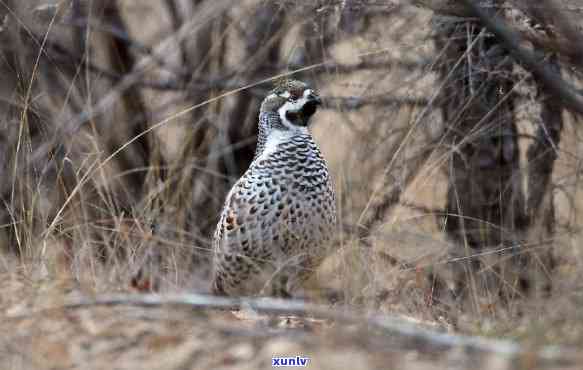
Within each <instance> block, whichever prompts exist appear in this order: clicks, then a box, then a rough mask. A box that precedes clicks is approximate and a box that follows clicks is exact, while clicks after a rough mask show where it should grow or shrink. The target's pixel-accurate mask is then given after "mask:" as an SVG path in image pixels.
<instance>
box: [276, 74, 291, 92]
mask: <svg viewBox="0 0 583 370" xmlns="http://www.w3.org/2000/svg"><path fill="white" fill-rule="evenodd" d="M289 81H290V80H289V78H288V77H287V76H279V77H278V78H276V79H275V80H273V87H274V89H276V90H285V89H287V87H288V85H289Z"/></svg>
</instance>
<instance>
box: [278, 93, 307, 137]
mask: <svg viewBox="0 0 583 370" xmlns="http://www.w3.org/2000/svg"><path fill="white" fill-rule="evenodd" d="M304 95H305V93H304ZM307 102H308V98H307V95H305V96H304V97H302V98H301V99H298V100H294V101H289V100H288V101H287V102H285V104H284V105H282V106H281V108H279V109H278V110H277V113H279V118H280V119H281V122H282V123H283V124H284V125H285V126H286V127H288V128H290V129H297V128H304V129H305V127H299V126H296V125H294V124H292V123H291V122H290V121H288V119H287V117H286V116H285V114H286V112H297V111H299V110H300V109H302V107H303V106H304V104H306V103H307Z"/></svg>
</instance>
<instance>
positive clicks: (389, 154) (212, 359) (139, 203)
mask: <svg viewBox="0 0 583 370" xmlns="http://www.w3.org/2000/svg"><path fill="white" fill-rule="evenodd" d="M22 3H25V2H22ZM22 3H21V2H18V1H13V2H9V1H6V0H4V1H2V2H0V16H1V17H0V19H1V18H3V19H4V24H3V25H1V27H2V28H1V32H0V43H3V44H2V45H3V46H0V50H1V52H2V58H1V60H0V64H1V65H0V69H1V70H2V71H3V74H4V78H3V80H5V81H4V83H3V84H2V87H0V130H1V131H0V179H2V181H1V183H0V200H1V201H2V205H1V206H0V208H1V209H2V212H1V213H0V281H1V284H0V310H1V311H0V312H1V313H0V315H1V316H3V318H2V320H1V321H2V323H1V324H0V330H2V332H3V333H6V335H4V336H3V339H2V340H1V341H0V364H2V366H0V367H2V368H6V369H33V368H39V369H45V368H46V369H48V368H53V369H54V368H63V369H64V368H95V369H101V368H111V367H112V364H114V367H115V368H119V369H130V368H152V369H154V368H157V369H183V368H184V369H186V368H197V369H198V368H200V369H203V368H225V369H228V368H233V369H235V368H236V369H242V368H249V369H256V368H270V367H271V364H270V360H271V357H272V356H273V355H275V354H290V355H294V356H295V355H306V356H309V357H310V358H311V359H312V360H313V362H312V364H311V365H312V368H321V369H327V368H338V367H345V366H346V364H348V363H350V364H351V367H354V368H361V369H368V368H379V367H386V366H387V364H390V365H391V366H392V367H394V368H406V369H415V368H451V367H456V368H457V367H459V368H467V367H472V368H475V367H474V365H475V364H477V363H479V364H480V366H481V367H479V368H483V369H505V368H510V367H512V368H514V367H515V365H516V363H517V362H516V361H519V366H523V367H524V368H529V369H530V368H537V367H544V366H546V365H548V364H546V365H545V364H544V363H542V362H539V360H538V359H535V358H534V357H536V356H534V357H533V358H530V357H529V356H528V355H525V356H522V357H520V358H519V359H518V360H517V359H515V358H514V359H513V358H508V357H503V356H502V357H500V356H496V355H495V354H494V355H483V354H472V353H468V352H463V351H461V352H460V351H457V350H456V349H447V350H443V351H438V352H433V351H431V350H427V349H426V348H415V346H414V345H413V346H403V345H402V343H400V342H399V341H398V340H393V341H391V338H387V337H386V334H385V333H382V332H377V331H375V330H374V329H371V328H370V327H367V326H366V325H364V324H363V325H357V324H355V325H346V326H343V325H341V324H339V323H335V322H333V321H326V320H323V321H318V320H310V319H301V320H299V322H300V326H301V327H300V328H292V327H293V326H294V323H293V322H291V321H290V320H284V319H281V318H280V319H273V318H271V319H270V318H266V317H262V316H261V315H254V314H253V313H244V314H242V315H234V314H232V313H229V312H214V311H211V312H207V311H205V312H198V311H196V312H192V311H189V310H186V309H178V308H170V307H158V308H148V309H144V308H139V307H133V306H128V307H125V306H120V307H102V306H96V307H88V308H82V309H76V310H66V309H62V306H63V305H64V303H66V302H67V301H68V300H70V299H71V298H75V297H80V296H83V297H92V296H96V295H97V296H98V295H100V294H103V293H111V292H122V293H131V292H136V291H139V292H143V291H150V290H153V291H156V292H159V293H161V294H164V293H171V292H192V291H195V292H203V293H204V292H206V291H207V283H208V275H209V269H208V267H209V261H210V258H211V253H210V252H211V250H210V242H209V236H210V235H211V232H212V228H213V226H214V223H215V222H216V219H217V212H218V209H219V207H220V206H221V203H222V200H223V198H224V196H225V194H226V191H227V190H228V188H229V185H230V184H231V183H232V181H234V180H235V179H236V178H237V177H238V176H240V174H241V173H242V171H244V170H245V168H246V166H247V165H248V163H249V160H250V158H251V156H252V154H253V148H254V144H253V143H254V138H255V137H254V135H255V124H256V121H255V119H256V114H257V108H258V105H259V102H260V100H261V97H262V96H263V95H264V94H265V91H267V89H268V88H269V80H271V79H274V78H276V77H277V76H279V75H282V74H295V75H298V76H300V77H301V78H303V79H306V80H309V81H311V82H313V83H314V84H315V85H316V86H317V87H318V88H319V90H320V91H321V93H322V96H324V98H325V99H326V100H327V105H326V106H325V109H324V110H323V111H321V112H319V113H318V114H317V116H316V117H315V122H314V129H313V132H314V135H315V137H316V140H317V141H318V143H320V145H321V147H322V150H323V152H324V155H325V157H326V158H327V160H328V162H329V165H330V168H331V170H332V172H333V178H334V180H335V183H336V187H337V194H338V203H339V206H340V207H339V208H340V212H341V221H342V222H341V225H340V226H339V231H338V241H337V243H338V251H337V252H336V253H334V254H333V255H332V256H330V257H329V259H328V260H327V261H325V263H324V265H323V266H322V268H321V269H320V271H318V276H317V278H318V279H317V281H315V282H314V288H315V290H316V291H320V292H324V293H326V292H330V291H332V292H335V293H336V295H337V296H338V297H339V299H338V300H337V301H336V302H335V303H334V304H331V305H332V307H333V308H334V309H335V310H336V309H337V310H340V311H341V310H344V309H348V310H354V311H358V312H361V313H386V314H391V315H399V316H400V317H405V318H407V319H409V320H414V321H415V322H419V323H421V324H424V325H426V326H429V327H432V328H435V329H436V330H444V331H449V332H455V333H464V334H469V335H477V336H486V337H492V338H510V339H513V340H517V341H519V342H520V343H522V344H524V345H525V346H526V348H531V349H532V350H533V353H534V352H535V350H536V349H538V348H541V347H542V346H544V345H549V344H550V345H564V346H579V345H581V344H582V343H583V317H581V314H580V312H581V310H580V309H579V306H580V301H581V297H580V295H581V294H580V291H581V289H580V285H581V284H580V281H581V277H582V275H583V258H582V256H581V252H580V246H581V245H583V233H582V230H581V227H580V225H581V217H583V214H582V213H581V210H582V209H583V194H581V191H580V179H579V177H580V172H581V170H580V169H581V158H583V155H582V154H583V153H582V151H583V145H582V143H583V140H582V133H581V123H582V122H581V118H580V117H577V116H574V115H572V114H571V113H568V112H566V111H565V112H564V113H563V116H564V118H565V126H564V128H563V130H562V132H561V140H560V145H559V146H558V147H557V148H554V149H555V150H557V153H558V159H557V161H556V163H555V165H554V171H553V173H552V184H551V186H550V190H549V196H550V197H552V198H553V200H554V207H555V215H556V229H555V232H554V234H552V235H551V237H550V238H547V239H545V240H543V241H542V242H541V241H540V239H536V238H532V239H528V238H526V239H527V240H529V241H533V242H532V244H536V245H532V246H531V247H533V248H532V249H529V252H527V253H532V254H533V255H535V256H536V255H537V254H536V253H537V252H536V251H537V250H545V251H551V252H552V254H553V256H554V257H555V259H556V267H555V268H554V269H553V271H552V272H549V271H543V273H545V274H547V273H548V274H549V276H550V277H551V280H552V287H551V290H550V291H548V292H544V294H543V293H540V292H538V293H536V294H524V293H523V292H521V291H520V289H518V288H517V287H516V286H515V285H514V280H512V278H511V277H508V276H511V273H512V271H511V270H512V269H513V268H514V267H513V265H512V264H510V263H509V261H507V257H505V256H500V253H495V252H496V250H495V249H496V248H498V249H500V248H503V247H499V246H497V247H496V248H493V249H494V251H492V250H484V251H476V250H471V249H469V248H464V246H463V245H462V246H460V245H459V243H456V242H455V241H453V240H451V238H450V237H449V236H448V234H447V233H446V232H445V223H446V222H447V217H444V216H443V214H444V213H445V205H446V197H447V192H448V186H449V185H450V181H451V180H450V179H449V178H448V166H449V165H450V161H451V156H452V153H453V152H454V151H455V150H457V148H455V147H452V146H450V144H449V143H447V142H446V141H445V140H443V137H444V136H443V133H444V132H445V131H446V130H447V129H448V125H447V122H443V120H442V118H441V115H440V114H439V109H438V108H437V107H436V105H437V101H436V97H437V95H438V92H439V91H440V90H441V88H442V87H443V86H442V85H441V80H440V75H439V73H438V72H439V68H440V67H441V65H440V63H443V61H442V59H440V57H441V51H440V50H436V49H435V44H434V42H433V39H432V36H433V34H432V32H434V31H435V29H434V28H433V27H434V25H435V24H434V23H432V17H433V13H431V12H429V11H427V10H424V9H420V8H416V7H413V6H410V5H409V4H408V3H406V2H404V3H403V4H401V3H400V2H387V3H386V4H384V3H383V4H381V5H378V4H376V5H374V4H373V5H370V4H369V6H368V7H367V8H366V9H368V11H365V10H363V9H365V8H362V9H360V10H358V9H357V10H354V9H353V10H350V9H348V10H347V9H345V8H342V6H341V4H342V2H334V1H330V2H325V1H323V2H322V4H321V6H314V7H312V6H307V5H305V4H301V3H296V2H292V1H283V0H282V1H275V2H272V3H273V4H275V5H273V7H271V8H270V7H269V6H268V5H266V3H264V2H261V1H253V0H246V1H242V2H240V3H237V5H236V6H233V2H231V1H180V0H176V1H167V2H158V1H149V2H143V1H138V0H131V1H124V2H120V3H119V4H113V3H112V4H105V3H103V4H101V3H100V2H91V1H60V2H59V1H54V2H53V1H30V2H26V4H22ZM172 4H174V6H175V7H174V8H173V7H172V6H170V5H172ZM349 10H350V11H349ZM351 12H353V13H351ZM359 12H360V13H359ZM351 17H352V18H351ZM324 19H325V21H324ZM306 40H307V41H306ZM201 50H202V52H201ZM522 73H524V72H522ZM564 75H565V76H567V73H566V72H565V73H564ZM568 77H569V79H570V80H572V81H573V82H576V81H577V79H578V78H580V71H578V70H573V74H572V75H569V76H568ZM404 101H406V102H408V103H407V104H403V102H404ZM538 103H539V102H537V101H536V99H534V100H532V101H528V100H527V101H526V102H523V106H522V107H521V109H522V110H521V111H520V118H521V119H520V120H519V121H518V127H519V128H518V129H519V135H520V137H521V138H520V140H519V142H520V156H521V159H520V160H521V162H520V168H519V169H518V170H517V173H518V172H520V174H527V173H528V171H529V170H532V166H530V165H529V163H528V158H527V148H528V147H529V145H531V144H532V143H533V141H534V140H533V132H534V131H535V126H534V123H533V120H532V119H529V117H531V116H529V114H533V113H532V112H533V111H536V107H537V104H538ZM517 111H518V109H517ZM523 187H524V191H525V192H526V193H527V194H528V184H523ZM394 194H397V195H398V197H397V201H395V202H393V203H391V204H390V206H389V207H387V208H386V209H385V212H383V213H382V215H381V216H382V217H381V218H380V219H379V218H378V217H377V218H374V220H373V221H374V222H369V221H370V219H371V213H373V212H372V211H374V209H376V208H375V207H377V206H378V203H379V201H380V200H383V199H387V198H390V196H392V195H394ZM449 216H452V215H449ZM453 216H455V215H453ZM362 225H367V226H370V229H368V230H367V232H366V233H364V234H363V233H362ZM529 237H530V236H529ZM535 241H536V242H535ZM532 251H534V252H532ZM478 260H479V261H481V263H482V265H481V266H482V268H481V269H479V270H469V269H468V268H467V266H468V265H469V264H470V263H471V262H472V261H478ZM500 266H506V267H502V268H499V267H500ZM543 267H544V266H543ZM543 270H544V269H543ZM500 271H502V272H503V273H508V275H504V274H502V273H500ZM492 276H494V280H496V281H497V283H498V284H500V285H502V286H506V287H507V289H508V291H510V292H512V294H510V298H508V296H507V297H506V299H502V298H500V295H499V294H498V293H497V292H491V291H487V290H485V289H483V286H484V285H485V284H484V283H483V281H485V280H487V279H492ZM460 282H463V283H464V284H467V286H469V287H470V288H469V292H470V293H469V294H468V295H467V296H465V297H463V298H460V297H455V296H454V293H453V292H454V291H455V288H456V284H460ZM438 291H439V294H438ZM316 296H317V297H316V298H315V299H316V300H317V301H319V302H321V303H324V304H330V303H329V302H327V301H326V299H325V297H326V296H327V294H316ZM57 307H60V308H57ZM292 321H293V320H292ZM571 360H572V361H571V362H570V363H568V364H563V365H564V366H565V367H564V368H568V367H569V366H574V368H575V365H574V364H576V362H577V361H576V359H571ZM558 365H560V364H558Z"/></svg>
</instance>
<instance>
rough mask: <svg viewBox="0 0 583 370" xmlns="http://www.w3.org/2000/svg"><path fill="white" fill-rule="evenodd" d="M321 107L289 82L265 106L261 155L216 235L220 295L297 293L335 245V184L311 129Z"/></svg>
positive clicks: (215, 280) (214, 284) (306, 88)
mask: <svg viewBox="0 0 583 370" xmlns="http://www.w3.org/2000/svg"><path fill="white" fill-rule="evenodd" d="M321 104H322V100H321V98H320V96H319V95H318V93H317V92H316V90H315V89H312V88H311V87H310V85H308V84H307V83H305V82H302V81H298V80H291V79H289V80H283V81H279V83H277V84H276V86H275V88H274V89H273V90H271V91H270V92H269V93H268V95H267V97H266V98H265V99H264V100H263V102H262V103H261V107H260V112H259V122H258V136H257V148H256V151H255V156H254V158H253V161H252V162H251V164H250V166H249V168H248V169H247V171H246V172H245V173H244V174H243V175H242V177H241V178H240V179H239V180H238V181H236V183H235V184H234V185H233V187H232V188H231V190H230V191H229V192H228V194H227V196H226V199H225V203H224V206H223V210H222V212H221V215H220V219H219V222H218V224H217V227H216V230H215V233H214V235H213V242H212V244H213V250H214V255H213V262H212V278H211V290H212V292H213V293H214V294H216V295H226V296H260V295H269V296H275V297H287V298H289V297H294V296H297V295H298V294H300V292H303V290H302V289H303V286H304V283H305V282H306V280H308V279H309V278H310V277H311V276H312V275H313V274H314V271H315V269H316V268H317V267H318V266H319V265H320V264H321V262H322V261H323V259H324V258H325V257H326V255H328V254H329V253H330V251H331V249H332V248H333V236H334V233H335V230H336V222H337V211H336V197H335V193H334V186H333V183H332V179H331V176H330V171H329V169H328V165H327V163H326V161H325V159H324V157H323V156H322V153H321V152H320V149H319V147H318V145H317V144H316V142H315V141H314V138H313V136H312V134H311V133H310V131H309V128H310V119H311V118H312V116H313V115H314V114H315V113H316V111H317V109H318V107H319V106H320V105H321Z"/></svg>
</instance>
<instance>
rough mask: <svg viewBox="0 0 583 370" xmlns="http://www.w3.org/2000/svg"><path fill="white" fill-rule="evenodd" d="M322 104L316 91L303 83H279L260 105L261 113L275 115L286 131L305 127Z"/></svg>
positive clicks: (286, 81) (294, 81)
mask: <svg viewBox="0 0 583 370" xmlns="http://www.w3.org/2000/svg"><path fill="white" fill-rule="evenodd" d="M321 104H322V101H321V100H320V97H319V96H318V94H317V93H316V91H315V90H314V89H312V88H310V86H309V85H308V84H306V83H304V82H301V81H297V80H285V81H281V82H279V84H278V86H277V87H276V88H275V89H273V90H272V91H271V92H270V93H269V95H267V97H266V98H265V99H264V100H263V103H262V104H261V113H277V114H278V115H279V118H280V120H281V124H282V125H283V126H285V127H286V128H287V129H297V128H299V127H307V126H308V123H309V121H310V118H311V117H312V116H313V115H314V113H316V110H317V108H318V106H319V105H321Z"/></svg>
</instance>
